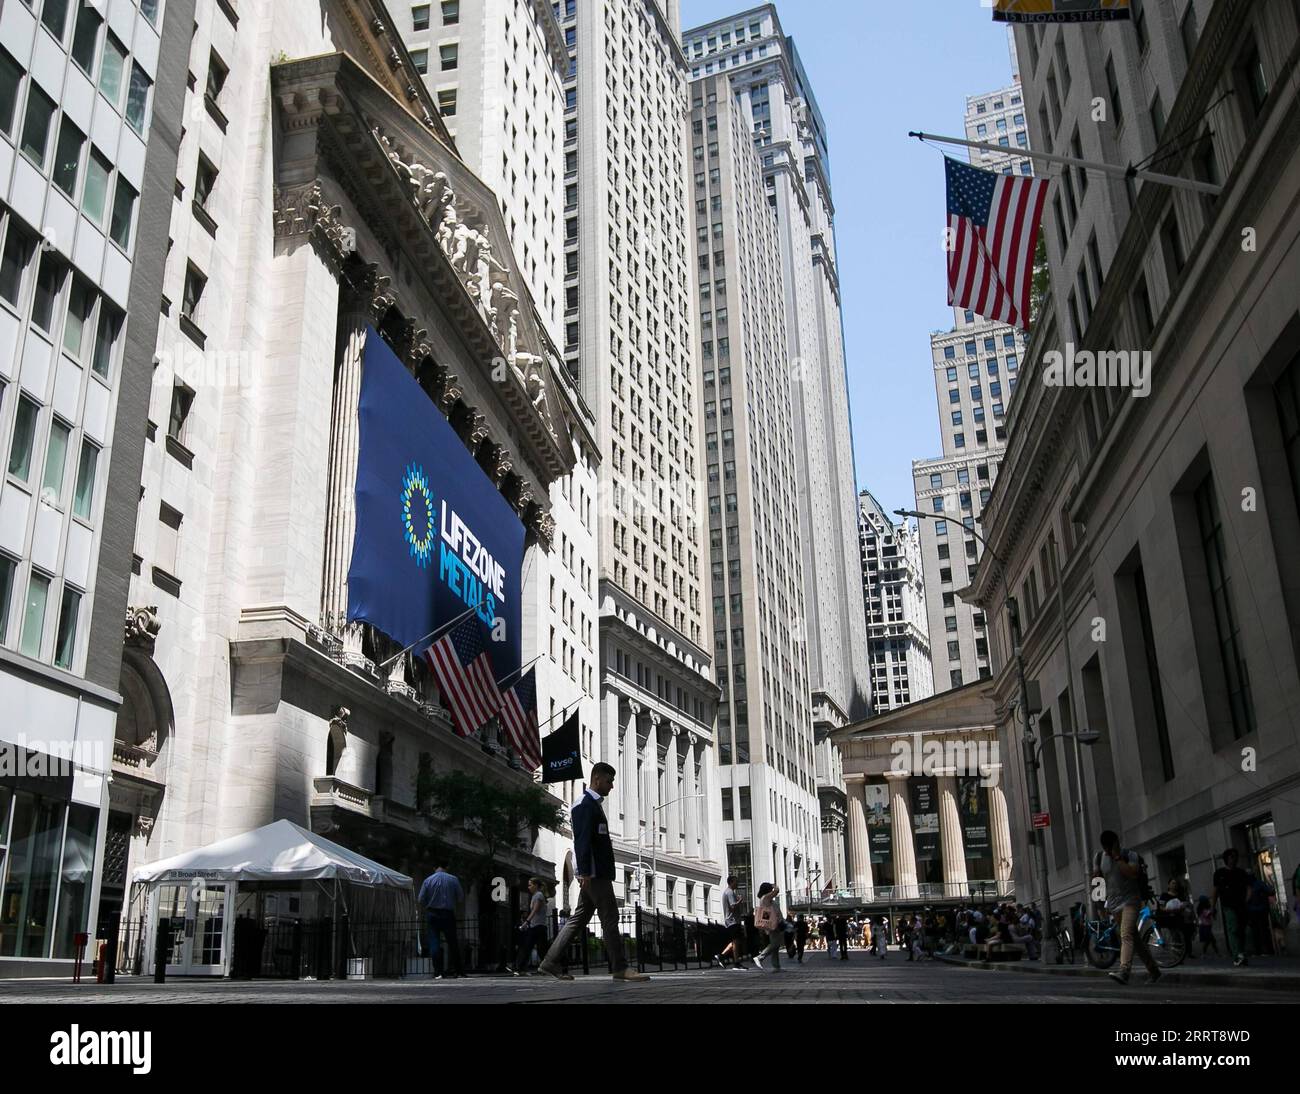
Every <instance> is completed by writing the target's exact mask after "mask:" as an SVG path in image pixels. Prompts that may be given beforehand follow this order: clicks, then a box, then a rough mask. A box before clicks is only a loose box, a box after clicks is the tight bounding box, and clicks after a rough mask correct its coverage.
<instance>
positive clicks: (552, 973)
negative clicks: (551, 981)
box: [537, 965, 573, 980]
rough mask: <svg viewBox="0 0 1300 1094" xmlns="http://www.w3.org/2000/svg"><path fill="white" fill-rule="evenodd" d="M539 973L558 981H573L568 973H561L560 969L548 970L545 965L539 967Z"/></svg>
mask: <svg viewBox="0 0 1300 1094" xmlns="http://www.w3.org/2000/svg"><path fill="white" fill-rule="evenodd" d="M537 971H538V972H541V973H545V974H546V975H547V976H553V977H555V979H556V980H572V979H573V977H572V976H570V975H569V974H568V973H567V972H561V971H560V970H559V969H548V968H547V967H546V966H545V965H538V966H537Z"/></svg>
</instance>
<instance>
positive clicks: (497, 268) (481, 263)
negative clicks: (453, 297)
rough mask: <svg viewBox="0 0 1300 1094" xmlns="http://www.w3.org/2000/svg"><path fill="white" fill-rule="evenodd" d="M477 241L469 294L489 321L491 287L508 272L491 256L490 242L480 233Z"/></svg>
mask: <svg viewBox="0 0 1300 1094" xmlns="http://www.w3.org/2000/svg"><path fill="white" fill-rule="evenodd" d="M479 239H480V240H482V242H481V243H480V244H479V248H478V261H477V262H476V263H475V266H474V269H473V271H472V272H471V273H470V286H469V294H470V296H472V297H474V299H476V300H477V301H478V302H479V306H480V307H481V308H482V309H483V311H484V314H485V316H486V318H487V319H488V320H489V321H491V318H492V314H493V313H492V310H491V309H492V296H493V287H494V285H495V284H496V283H497V282H498V281H500V280H503V279H504V278H505V276H506V275H507V274H508V273H509V272H510V271H509V270H507V269H506V268H505V266H503V265H502V264H501V263H500V262H498V261H497V259H496V256H495V255H493V254H492V241H491V240H490V239H488V238H487V236H485V235H483V234H482V233H480V234H479Z"/></svg>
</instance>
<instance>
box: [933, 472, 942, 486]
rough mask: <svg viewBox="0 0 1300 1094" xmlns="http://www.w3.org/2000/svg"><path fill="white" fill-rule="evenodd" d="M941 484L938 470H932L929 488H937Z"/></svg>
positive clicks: (940, 475)
mask: <svg viewBox="0 0 1300 1094" xmlns="http://www.w3.org/2000/svg"><path fill="white" fill-rule="evenodd" d="M942 485H943V475H942V474H940V473H939V472H932V473H931V475H930V489H931V490H937V489H939V487H941V486H942Z"/></svg>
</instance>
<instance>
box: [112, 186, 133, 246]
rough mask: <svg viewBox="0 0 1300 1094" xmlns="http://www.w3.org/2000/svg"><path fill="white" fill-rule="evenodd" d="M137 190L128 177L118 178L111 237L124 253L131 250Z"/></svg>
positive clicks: (114, 196) (114, 197)
mask: <svg viewBox="0 0 1300 1094" xmlns="http://www.w3.org/2000/svg"><path fill="white" fill-rule="evenodd" d="M136 196H137V195H136V192H135V188H134V187H133V186H132V185H131V184H130V183H129V182H127V181H126V176H124V175H121V174H119V175H118V176H117V190H116V191H115V193H114V194H113V216H112V218H111V219H110V221H109V225H108V234H109V237H110V238H111V239H112V240H113V242H114V243H116V244H117V245H118V246H119V247H121V248H122V250H124V251H129V250H130V249H131V222H132V221H133V220H134V218H135V199H136Z"/></svg>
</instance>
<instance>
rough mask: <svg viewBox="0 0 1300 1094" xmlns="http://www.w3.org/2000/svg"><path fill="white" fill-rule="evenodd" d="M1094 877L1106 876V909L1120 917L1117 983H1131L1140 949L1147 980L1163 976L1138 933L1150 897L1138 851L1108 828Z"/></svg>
mask: <svg viewBox="0 0 1300 1094" xmlns="http://www.w3.org/2000/svg"><path fill="white" fill-rule="evenodd" d="M1092 876H1093V877H1095V878H1097V877H1099V878H1102V879H1103V881H1104V882H1105V887H1106V910H1107V911H1108V912H1110V913H1111V914H1112V915H1113V916H1115V917H1116V918H1117V919H1118V920H1119V968H1118V969H1117V970H1116V971H1115V972H1112V973H1108V974H1107V975H1109V976H1110V978H1111V979H1112V980H1114V981H1116V982H1117V983H1120V984H1127V983H1128V978H1129V973H1130V971H1131V970H1132V968H1133V951H1134V950H1136V951H1137V954H1138V956H1139V957H1140V958H1141V959H1142V964H1143V965H1145V966H1146V970H1147V983H1148V984H1154V983H1155V982H1156V981H1157V980H1159V979H1160V968H1159V967H1158V966H1157V965H1156V963H1155V959H1154V958H1153V957H1152V956H1151V952H1150V951H1149V950H1148V949H1147V944H1146V942H1145V941H1144V940H1143V938H1142V937H1141V935H1139V934H1138V929H1137V922H1138V915H1139V914H1140V913H1141V911H1142V905H1143V904H1144V903H1145V902H1146V900H1147V896H1148V894H1147V882H1146V873H1145V871H1144V869H1143V865H1142V858H1141V856H1140V855H1139V854H1138V853H1137V852H1136V851H1130V850H1128V849H1127V848H1124V847H1121V846H1120V842H1119V836H1118V835H1117V834H1116V833H1114V832H1112V831H1110V830H1109V829H1107V830H1106V831H1105V832H1103V833H1102V834H1101V850H1100V851H1099V852H1098V853H1097V856H1096V858H1094V859H1093V870H1092Z"/></svg>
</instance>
